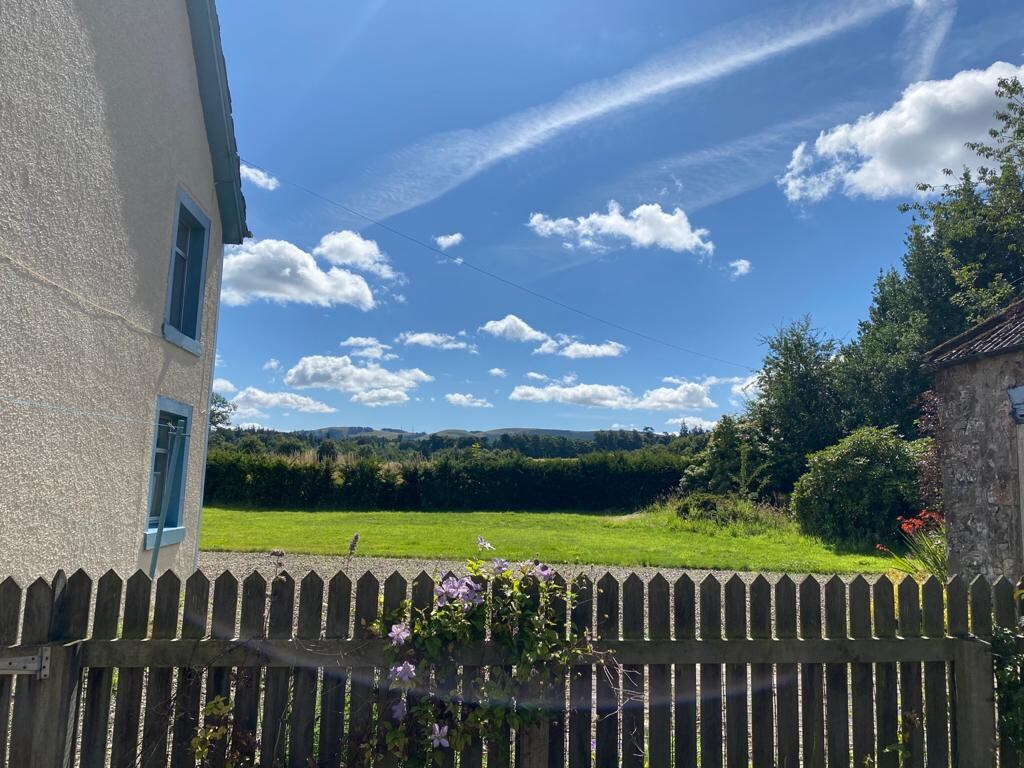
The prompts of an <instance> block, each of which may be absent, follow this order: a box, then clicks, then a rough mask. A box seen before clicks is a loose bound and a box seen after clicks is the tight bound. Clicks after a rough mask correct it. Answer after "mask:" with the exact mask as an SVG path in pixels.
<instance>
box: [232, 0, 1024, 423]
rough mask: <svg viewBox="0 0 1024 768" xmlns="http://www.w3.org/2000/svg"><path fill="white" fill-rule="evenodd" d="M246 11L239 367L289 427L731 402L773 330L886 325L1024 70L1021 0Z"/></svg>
mask: <svg viewBox="0 0 1024 768" xmlns="http://www.w3.org/2000/svg"><path fill="white" fill-rule="evenodd" d="M219 11H220V17H221V32H222V36H223V43H224V50H225V56H226V59H227V66H228V74H229V79H230V83H231V94H232V104H233V107H234V115H235V130H236V134H237V137H238V144H239V149H240V153H241V155H242V158H243V160H244V162H245V163H246V164H247V166H249V169H248V170H246V172H245V176H246V181H245V185H244V186H245V194H246V200H247V203H248V210H249V226H250V229H251V230H252V231H253V234H254V237H253V239H252V240H251V241H249V242H247V243H245V244H243V245H242V246H238V247H234V248H230V249H229V250H228V252H227V254H226V259H225V270H224V271H225V276H224V285H223V304H222V307H221V310H220V325H219V332H218V342H217V349H218V365H217V369H216V376H217V385H216V388H217V389H218V390H220V391H222V392H223V393H224V394H226V395H227V396H228V397H230V398H234V399H236V402H237V404H238V405H239V406H240V408H239V414H238V416H237V418H236V422H238V423H259V424H262V425H265V426H270V427H275V428H279V429H302V428H310V427H317V426H328V425H373V426H387V427H401V428H405V429H409V430H417V431H421V430H426V431H432V430H437V429H443V428H451V427H461V428H467V429H488V428H494V427H502V426H543V427H554V428H563V429H606V428H609V427H611V426H613V425H623V426H637V427H643V426H651V427H654V428H655V429H657V430H674V429H676V428H677V427H678V424H679V423H680V420H685V421H686V423H690V424H697V423H710V422H713V421H714V420H715V419H716V418H717V417H718V416H719V415H720V414H721V413H725V412H730V411H735V410H738V409H739V408H741V407H742V400H743V397H744V394H745V392H749V391H750V390H749V387H748V380H749V377H750V376H751V375H752V374H753V373H754V372H755V371H756V369H757V366H758V363H759V361H760V359H761V356H762V353H763V347H762V344H761V339H762V338H763V336H764V335H766V334H769V333H771V332H772V331H773V330H775V329H776V328H778V327H779V326H780V325H782V324H785V323H787V322H789V321H791V320H793V319H796V318H798V317H800V316H802V315H804V314H810V315H812V317H813V318H814V321H815V323H816V324H817V325H818V326H819V327H821V328H822V329H823V330H825V331H827V332H828V333H831V334H833V335H835V336H837V337H839V338H843V339H848V338H850V337H851V336H852V335H853V334H854V333H855V332H856V324H857V321H858V319H859V318H861V317H862V316H863V315H864V313H865V310H866V307H867V304H868V301H869V298H870V291H871V286H872V283H873V281H874V279H875V277H876V276H877V274H878V272H879V270H880V269H883V268H886V267H888V266H890V265H892V264H895V263H897V262H898V260H899V257H900V254H901V252H902V247H903V234H904V231H905V228H906V224H907V221H908V220H907V217H906V216H905V215H903V214H900V213H899V212H898V211H897V204H898V203H899V202H901V201H904V200H907V199H909V198H910V197H911V196H912V195H913V194H914V185H915V184H916V182H918V181H940V180H941V174H940V171H941V169H942V168H943V167H954V168H959V167H961V166H963V165H964V164H965V163H969V162H971V160H972V159H971V156H970V154H969V153H968V152H966V150H964V149H963V142H965V141H968V140H972V139H976V138H981V137H982V136H983V135H984V132H985V130H986V129H987V128H988V127H989V125H990V124H991V122H992V120H991V114H992V111H993V110H994V108H995V107H996V102H995V100H994V97H993V96H992V90H993V88H994V84H995V80H996V78H997V77H998V76H1000V75H1010V74H1020V73H1022V72H1024V70H1022V69H1021V67H1022V65H1024V56H1022V54H1024V9H1022V8H1021V7H1020V6H1019V4H1018V3H1015V2H1010V1H1009V0H1007V1H1003V0H994V1H993V2H985V3H967V2H964V1H963V0H961V1H960V2H959V3H957V2H956V0H916V1H911V0H907V1H906V2H898V1H897V0H858V2H856V3H854V2H847V3H842V2H828V1H825V2H813V3H779V4H771V5H770V7H766V4H764V3H756V2H751V1H750V0H747V1H745V2H741V1H739V0H723V1H722V2H717V3H679V2H662V1H661V0H648V1H646V2H643V3H596V4H595V3H593V2H583V1H582V0H579V1H577V0H563V2H559V3H540V2H527V3H504V4H497V3H481V2H471V1H470V0H448V1H447V2H440V3H400V2H395V1H394V0H392V1H390V2H389V1H388V0H350V1H349V2H345V3H337V2H333V0H331V1H328V0H321V1H314V0H310V1H309V2H303V3H279V2H253V0H246V1H245V2H242V1H241V0H221V2H220V3H219ZM259 169H262V170H259ZM353 212H355V213H353ZM357 214H362V215H363V216H367V217H370V218H371V219H374V220H376V221H378V222H382V223H383V225H384V226H380V225H377V224H372V223H369V222H368V221H367V220H366V219H364V218H361V217H360V216H359V215H357ZM414 241H420V243H426V244H428V245H430V246H431V247H432V248H434V249H436V250H431V249H429V248H426V247H423V246H422V245H420V244H417V243H416V242H414ZM474 268H479V269H474ZM479 270H484V271H486V272H489V273H491V274H492V275H497V276H499V277H501V278H504V279H505V280H507V281H510V282H511V283H514V284H515V285H510V284H509V282H503V281H502V280H499V279H495V278H493V277H490V276H487V275H485V274H482V273H481V271H479ZM517 286H518V287H517ZM523 289H526V290H523ZM537 294H540V296H538V295H537ZM542 297H546V298H542ZM547 299H550V300H553V301H549V300H547ZM562 305H568V307H571V308H572V309H568V308H566V307H565V306H562ZM573 309H574V310H578V311H572V310H573ZM602 320H604V321H608V322H607V323H605V322H601V321H602ZM608 323H611V324H608ZM652 339H654V340H652ZM659 342H664V343H659ZM745 388H746V389H745Z"/></svg>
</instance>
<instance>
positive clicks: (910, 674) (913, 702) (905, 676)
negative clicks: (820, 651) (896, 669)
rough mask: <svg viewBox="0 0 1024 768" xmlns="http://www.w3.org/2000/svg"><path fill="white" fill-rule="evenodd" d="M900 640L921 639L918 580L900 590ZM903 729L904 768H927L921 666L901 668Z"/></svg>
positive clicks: (912, 664) (910, 580) (906, 581)
mask: <svg viewBox="0 0 1024 768" xmlns="http://www.w3.org/2000/svg"><path fill="white" fill-rule="evenodd" d="M898 591H899V616H900V619H899V623H900V627H899V629H900V636H901V637H920V636H921V596H920V592H919V590H918V586H917V579H915V578H914V577H913V576H906V577H904V579H903V580H902V581H901V582H900V585H899V588H898ZM900 728H901V733H902V738H901V751H902V755H903V761H902V763H903V766H904V768H923V766H924V698H923V697H922V695H921V663H920V662H917V661H907V662H903V663H901V664H900Z"/></svg>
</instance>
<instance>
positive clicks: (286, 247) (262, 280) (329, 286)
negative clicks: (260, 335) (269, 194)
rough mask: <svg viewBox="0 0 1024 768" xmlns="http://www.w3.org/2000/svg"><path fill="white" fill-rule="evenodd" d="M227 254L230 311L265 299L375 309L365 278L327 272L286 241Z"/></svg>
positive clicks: (232, 248) (254, 243)
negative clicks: (232, 308)
mask: <svg viewBox="0 0 1024 768" xmlns="http://www.w3.org/2000/svg"><path fill="white" fill-rule="evenodd" d="M224 250H225V255H224V277H223V288H222V292H221V298H222V299H223V301H224V303H225V304H227V305H229V306H241V305H243V304H248V303H250V302H252V301H254V300H261V299H262V300H265V301H274V302H277V303H279V304H287V303H290V302H294V303H297V304H315V305H317V306H322V307H330V306H335V305H337V304H351V305H352V306H354V307H358V308H359V309H362V310H367V309H372V308H373V306H374V300H373V293H372V292H371V291H370V286H369V285H367V283H366V280H365V279H364V278H363V277H362V276H361V275H356V274H354V273H352V272H349V271H348V270H346V269H340V268H339V267H331V268H330V269H329V270H327V271H326V272H325V271H324V270H322V269H321V268H320V266H319V265H318V264H317V263H316V259H314V258H313V256H312V255H310V254H308V253H306V252H305V251H304V250H302V249H301V248H299V247H298V246H296V245H293V244H292V243H289V242H287V241H286V240H247V241H245V242H244V243H242V244H241V245H229V246H228V247H227V248H225V249H224Z"/></svg>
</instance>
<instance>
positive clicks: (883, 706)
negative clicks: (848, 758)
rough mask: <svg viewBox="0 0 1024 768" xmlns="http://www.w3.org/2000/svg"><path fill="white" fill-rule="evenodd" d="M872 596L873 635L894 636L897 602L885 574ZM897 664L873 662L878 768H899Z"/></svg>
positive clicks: (873, 589)
mask: <svg viewBox="0 0 1024 768" xmlns="http://www.w3.org/2000/svg"><path fill="white" fill-rule="evenodd" d="M871 593H872V597H873V599H874V611H873V612H872V618H873V620H874V629H875V636H876V637H895V636H896V601H895V596H894V590H893V584H892V582H891V581H890V580H889V578H888V577H887V576H882V577H880V578H879V579H878V580H877V581H875V583H874V585H873V586H872V588H871ZM897 680H898V678H897V676H896V665H895V664H892V663H883V664H875V683H874V684H875V728H874V731H875V755H876V758H875V759H876V761H877V764H878V765H879V766H880V768H899V766H900V762H901V761H900V750H901V749H902V747H903V745H902V744H901V743H900V728H899V688H898V682H897Z"/></svg>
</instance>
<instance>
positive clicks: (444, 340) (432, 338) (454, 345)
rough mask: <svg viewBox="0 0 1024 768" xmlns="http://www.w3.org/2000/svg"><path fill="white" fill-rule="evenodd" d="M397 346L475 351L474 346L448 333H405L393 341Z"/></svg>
mask: <svg viewBox="0 0 1024 768" xmlns="http://www.w3.org/2000/svg"><path fill="white" fill-rule="evenodd" d="M395 341H396V342H398V343H399V344H404V345H405V346H407V347H409V346H415V347H429V348H431V349H467V350H469V351H470V352H475V351H476V346H475V345H474V344H470V343H469V342H467V341H462V340H461V339H458V338H456V337H454V336H452V335H451V334H448V333H431V332H430V331H405V332H404V333H400V334H399V335H398V337H397V338H396V339H395Z"/></svg>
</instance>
